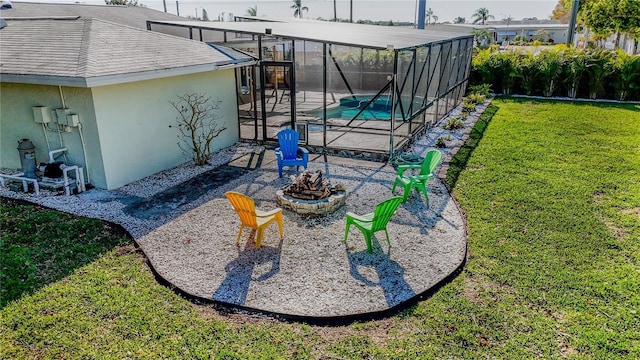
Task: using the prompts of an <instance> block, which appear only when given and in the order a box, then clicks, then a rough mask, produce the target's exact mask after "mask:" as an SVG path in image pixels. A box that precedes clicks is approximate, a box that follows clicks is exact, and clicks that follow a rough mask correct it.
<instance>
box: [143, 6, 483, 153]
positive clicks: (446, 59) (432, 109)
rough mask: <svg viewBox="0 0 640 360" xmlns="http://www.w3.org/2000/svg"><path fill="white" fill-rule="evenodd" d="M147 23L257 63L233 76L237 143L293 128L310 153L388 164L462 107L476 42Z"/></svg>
mask: <svg viewBox="0 0 640 360" xmlns="http://www.w3.org/2000/svg"><path fill="white" fill-rule="evenodd" d="M243 20H245V21H236V22H202V21H179V22H176V21H162V22H160V21H149V22H148V23H147V26H148V28H149V30H153V31H159V32H164V33H169V34H174V35H178V36H183V37H188V38H191V39H194V40H199V41H205V42H207V43H209V44H210V45H211V46H213V47H214V48H217V49H219V50H220V51H226V50H225V49H224V48H222V49H221V48H219V47H217V46H218V45H224V46H226V47H229V48H232V49H234V50H237V51H241V52H244V53H248V54H251V55H253V56H255V57H256V58H257V59H258V60H259V61H258V62H257V65H255V66H252V67H245V68H239V69H237V70H236V84H237V86H236V89H235V90H236V92H237V99H238V114H239V119H238V121H239V129H240V134H239V135H240V138H241V139H246V140H256V141H264V142H275V141H277V140H276V134H277V133H278V131H280V130H281V129H283V128H287V127H292V128H296V129H298V130H299V131H300V132H301V137H302V141H303V142H305V144H306V145H307V147H309V148H311V149H312V150H315V151H318V152H319V151H321V150H322V151H329V152H347V153H348V154H350V155H359V154H362V155H364V156H372V157H378V158H382V159H385V158H387V157H389V156H393V154H395V153H397V152H399V151H401V150H402V149H403V147H405V146H406V145H408V144H409V143H410V141H411V139H412V138H414V137H415V136H417V135H419V134H422V133H423V132H424V131H425V130H427V129H428V128H429V127H431V126H433V125H434V124H435V123H436V122H437V121H438V120H440V119H441V118H442V117H443V116H444V115H446V114H447V113H448V112H449V111H451V110H452V109H453V108H454V107H455V106H457V104H458V103H460V101H461V99H462V96H463V94H464V90H465V88H466V85H467V81H468V78H469V70H470V64H471V52H472V47H473V36H472V35H469V34H460V33H449V32H441V31H434V30H429V29H427V30H417V29H412V28H401V27H394V26H371V25H357V24H345V23H334V22H320V21H294V20H290V21H287V22H278V21H247V20H257V19H255V18H254V19H247V18H244V19H243Z"/></svg>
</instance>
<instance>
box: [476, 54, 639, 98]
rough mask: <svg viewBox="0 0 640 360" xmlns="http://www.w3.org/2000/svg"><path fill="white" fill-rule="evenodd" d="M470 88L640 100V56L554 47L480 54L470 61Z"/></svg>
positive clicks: (506, 92) (517, 92) (504, 92)
mask: <svg viewBox="0 0 640 360" xmlns="http://www.w3.org/2000/svg"><path fill="white" fill-rule="evenodd" d="M471 83H472V84H480V83H488V84H492V85H493V91H495V92H496V93H503V94H526V95H542V96H567V97H571V98H591V99H615V100H622V101H624V100H636V101H637V100H640V55H628V54H627V53H625V52H623V51H621V50H603V49H587V50H583V49H575V48H573V47H567V46H566V45H556V46H553V47H551V48H548V49H544V50H541V51H539V52H536V53H534V52H533V51H530V50H525V49H518V48H517V49H510V50H502V51H499V50H497V49H495V48H491V49H485V50H480V51H478V52H477V53H476V54H474V57H473V60H472V70H471Z"/></svg>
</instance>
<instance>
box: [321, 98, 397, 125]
mask: <svg viewBox="0 0 640 360" xmlns="http://www.w3.org/2000/svg"><path fill="white" fill-rule="evenodd" d="M373 97H374V95H355V98H354V97H353V96H346V97H343V98H341V99H340V100H339V101H340V105H338V106H337V107H334V108H331V109H327V118H329V119H330V118H339V119H353V117H354V116H356V115H357V114H358V113H359V112H360V110H362V109H363V108H364V107H365V106H366V105H367V104H368V103H369V101H370V100H371V99H372V98H373ZM309 115H311V116H317V117H322V109H320V110H315V111H311V112H309ZM389 119H391V98H390V97H389V96H379V97H378V98H376V99H375V100H374V101H373V102H372V103H371V104H369V106H368V107H367V108H366V109H365V110H364V111H363V112H362V113H361V114H360V115H359V116H358V120H389Z"/></svg>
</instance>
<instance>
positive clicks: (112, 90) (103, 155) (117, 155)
mask: <svg viewBox="0 0 640 360" xmlns="http://www.w3.org/2000/svg"><path fill="white" fill-rule="evenodd" d="M25 4H27V6H25ZM25 7H28V9H26V10H25ZM45 13H48V15H46V16H45V15H44V14H45ZM0 16H2V17H3V18H4V20H5V23H6V26H5V27H3V28H2V29H1V30H0V80H1V82H0V92H1V93H2V97H1V99H0V128H1V132H0V168H6V169H19V168H20V166H21V164H20V158H19V154H18V151H17V150H16V147H17V145H18V141H19V140H20V139H24V138H28V139H30V140H31V141H32V142H33V144H34V145H35V148H36V150H35V156H36V160H37V161H38V162H46V161H47V159H48V152H49V151H50V150H54V149H58V148H66V149H67V152H66V162H67V163H68V164H72V165H79V166H82V167H83V168H84V171H85V173H86V174H85V180H88V181H89V182H90V183H91V184H92V185H94V186H96V187H99V188H104V189H115V188H118V187H121V186H123V185H125V184H127V183H130V182H132V181H135V180H138V179H141V178H143V177H146V176H149V175H151V174H153V173H156V172H159V171H162V170H165V169H168V168H171V167H174V166H176V165H179V164H182V163H184V162H186V161H188V160H189V157H188V156H187V155H186V154H184V153H183V152H182V151H181V150H180V148H179V147H178V145H177V144H176V143H177V142H178V138H177V135H178V132H177V130H176V127H175V125H177V121H176V117H177V116H178V113H177V111H176V110H175V109H174V108H173V106H172V105H171V104H170V101H176V100H178V99H177V96H180V95H185V94H187V93H206V94H207V95H208V96H210V97H211V98H212V99H214V100H215V99H220V100H221V101H222V106H221V108H220V109H219V110H218V111H217V114H218V115H219V116H221V120H220V121H219V124H220V126H224V127H226V128H227V130H225V131H224V132H223V133H222V134H221V135H220V136H219V137H217V138H216V139H215V140H214V142H213V143H212V149H214V150H215V149H219V148H223V147H227V146H229V145H232V144H234V143H235V142H236V141H237V140H238V138H239V136H238V121H237V118H238V113H237V111H238V110H237V106H236V94H235V92H234V91H229V89H233V88H235V81H236V80H235V71H234V69H235V68H238V67H243V66H248V65H252V64H253V63H254V59H253V58H252V57H249V56H247V55H245V54H242V53H239V52H236V51H233V50H231V49H227V48H223V47H219V46H218V47H213V46H209V45H207V44H205V43H203V42H199V41H194V40H189V39H185V38H180V37H175V36H171V35H167V34H162V33H158V32H152V31H148V30H146V20H149V19H153V18H156V19H162V18H164V19H166V17H167V16H168V17H171V18H175V16H173V15H168V14H164V13H160V12H157V11H154V10H149V9H143V8H135V7H119V6H115V7H111V6H92V5H75V4H74V5H61V4H35V5H34V3H14V4H13V8H12V9H10V10H2V12H0ZM116 21H119V22H116Z"/></svg>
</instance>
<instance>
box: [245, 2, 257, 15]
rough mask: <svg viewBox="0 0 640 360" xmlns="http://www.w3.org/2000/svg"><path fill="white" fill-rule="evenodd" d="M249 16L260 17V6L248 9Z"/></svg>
mask: <svg viewBox="0 0 640 360" xmlns="http://www.w3.org/2000/svg"><path fill="white" fill-rule="evenodd" d="M247 15H249V16H258V5H254V6H253V7H250V8H248V9H247Z"/></svg>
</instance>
